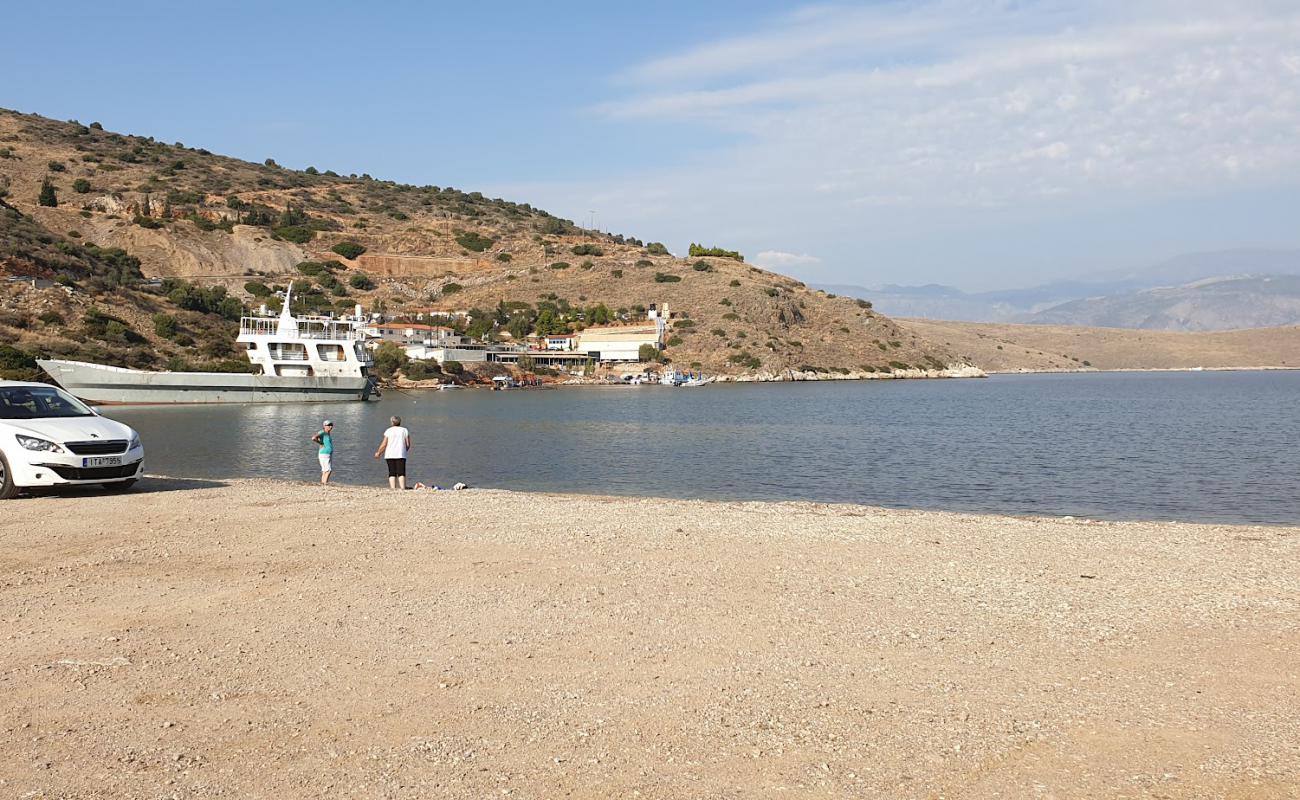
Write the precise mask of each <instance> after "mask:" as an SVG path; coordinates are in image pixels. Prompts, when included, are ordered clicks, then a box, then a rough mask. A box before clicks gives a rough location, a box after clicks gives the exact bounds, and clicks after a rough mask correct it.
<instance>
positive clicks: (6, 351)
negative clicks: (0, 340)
mask: <svg viewBox="0 0 1300 800" xmlns="http://www.w3.org/2000/svg"><path fill="white" fill-rule="evenodd" d="M35 371H36V357H35V356H33V355H32V354H31V353H28V352H26V351H23V350H19V349H18V348H17V347H14V346H13V345H8V344H0V378H16V379H18V380H22V379H24V378H30V377H33V375H32V373H34V372H35Z"/></svg>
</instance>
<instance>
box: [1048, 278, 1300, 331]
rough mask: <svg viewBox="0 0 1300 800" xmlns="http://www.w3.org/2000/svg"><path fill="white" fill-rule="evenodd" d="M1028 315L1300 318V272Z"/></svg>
mask: <svg viewBox="0 0 1300 800" xmlns="http://www.w3.org/2000/svg"><path fill="white" fill-rule="evenodd" d="M1028 321H1030V322H1034V323H1039V324H1047V325H1087V326H1094V327H1103V328H1139V329H1143V330H1165V331H1168V330H1184V331H1221V330H1234V329H1238V328H1268V327H1278V326H1283V325H1297V324H1300V276H1297V275H1263V276H1247V277H1234V278H1210V279H1207V280H1202V281H1198V282H1196V283H1192V284H1189V285H1186V286H1176V287H1169V288H1158V289H1144V290H1142V291H1138V292H1131V293H1128V294H1121V295H1108V296H1105V297H1089V298H1085V299H1082V300H1073V301H1071V302H1068V303H1062V304H1061V305H1058V306H1054V307H1052V308H1049V309H1046V310H1044V311H1040V312H1038V313H1036V314H1034V315H1032V316H1031V317H1029V319H1028Z"/></svg>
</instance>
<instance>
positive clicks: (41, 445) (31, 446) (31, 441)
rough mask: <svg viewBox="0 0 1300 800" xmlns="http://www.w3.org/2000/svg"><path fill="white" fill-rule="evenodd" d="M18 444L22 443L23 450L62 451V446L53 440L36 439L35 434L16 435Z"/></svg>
mask: <svg viewBox="0 0 1300 800" xmlns="http://www.w3.org/2000/svg"><path fill="white" fill-rule="evenodd" d="M15 438H17V439H18V444H20V445H22V447H23V449H24V450H36V451H38V452H41V453H62V452H63V448H62V447H59V446H58V445H57V444H55V443H54V442H49V441H46V440H45V439H37V438H36V437H35V436H17V437H15Z"/></svg>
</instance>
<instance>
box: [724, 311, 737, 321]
mask: <svg viewBox="0 0 1300 800" xmlns="http://www.w3.org/2000/svg"><path fill="white" fill-rule="evenodd" d="M722 318H723V319H725V320H728V321H734V320H738V319H740V315H739V314H737V313H736V312H734V311H728V312H727V313H725V314H723V315H722Z"/></svg>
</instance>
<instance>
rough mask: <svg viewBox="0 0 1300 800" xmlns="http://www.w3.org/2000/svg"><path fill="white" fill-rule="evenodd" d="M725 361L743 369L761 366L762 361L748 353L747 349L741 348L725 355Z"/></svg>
mask: <svg viewBox="0 0 1300 800" xmlns="http://www.w3.org/2000/svg"><path fill="white" fill-rule="evenodd" d="M727 361H728V362H729V363H731V364H735V365H736V366H738V367H742V368H744V369H758V368H759V367H761V366H763V362H762V361H760V360H759V359H758V358H755V357H754V356H753V355H750V352H749V351H748V350H741V351H740V352H739V353H732V354H731V355H729V356H727Z"/></svg>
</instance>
